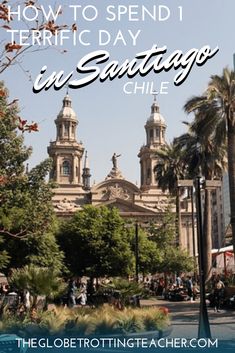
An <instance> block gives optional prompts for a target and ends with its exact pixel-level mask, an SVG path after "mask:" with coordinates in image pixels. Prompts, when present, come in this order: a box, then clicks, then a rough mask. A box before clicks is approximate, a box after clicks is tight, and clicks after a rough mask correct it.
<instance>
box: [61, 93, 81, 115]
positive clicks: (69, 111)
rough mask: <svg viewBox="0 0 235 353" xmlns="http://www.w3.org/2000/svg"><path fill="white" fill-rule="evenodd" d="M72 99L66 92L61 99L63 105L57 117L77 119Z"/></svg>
mask: <svg viewBox="0 0 235 353" xmlns="http://www.w3.org/2000/svg"><path fill="white" fill-rule="evenodd" d="M71 105H72V101H71V98H70V97H69V95H68V94H67V95H66V96H65V97H64V99H63V107H62V108H61V110H60V112H59V114H58V116H57V119H66V118H67V119H70V120H71V119H72V120H76V121H77V115H76V113H75V111H74V110H73V108H72V106H71Z"/></svg>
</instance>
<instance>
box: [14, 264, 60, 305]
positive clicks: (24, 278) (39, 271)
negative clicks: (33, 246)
mask: <svg viewBox="0 0 235 353" xmlns="http://www.w3.org/2000/svg"><path fill="white" fill-rule="evenodd" d="M9 281H10V284H11V285H13V286H14V287H15V288H17V289H18V290H21V291H23V290H25V289H28V291H29V292H30V294H31V295H32V297H33V301H32V307H34V308H37V301H38V296H39V295H45V296H46V299H47V298H53V297H54V296H56V295H57V294H58V293H60V292H62V290H63V289H64V288H65V286H64V284H63V281H62V279H61V278H60V273H59V272H58V271H57V270H55V269H53V268H47V267H37V266H34V265H30V266H28V265H27V266H25V267H23V268H20V269H15V270H13V271H12V274H11V276H10V278H9Z"/></svg>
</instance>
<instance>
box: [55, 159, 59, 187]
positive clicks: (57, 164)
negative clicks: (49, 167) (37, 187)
mask: <svg viewBox="0 0 235 353" xmlns="http://www.w3.org/2000/svg"><path fill="white" fill-rule="evenodd" d="M55 158H56V182H57V183H59V176H60V159H59V157H58V156H57V154H56V155H55Z"/></svg>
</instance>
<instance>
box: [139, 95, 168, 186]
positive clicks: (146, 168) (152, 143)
mask: <svg viewBox="0 0 235 353" xmlns="http://www.w3.org/2000/svg"><path fill="white" fill-rule="evenodd" d="M153 96H154V98H153V103H152V105H151V113H150V117H149V118H148V119H147V121H146V124H145V131H146V143H145V145H144V146H142V147H141V149H140V152H139V154H138V157H139V158H140V165H141V171H140V175H141V187H142V189H146V188H147V189H149V188H152V187H156V186H157V183H156V180H155V176H154V167H155V166H156V164H157V158H156V151H157V150H158V149H159V148H160V147H161V146H163V145H165V143H166V141H165V132H166V123H165V119H164V118H163V116H162V115H161V113H160V108H159V105H158V103H157V98H156V96H157V94H156V93H154V95H153Z"/></svg>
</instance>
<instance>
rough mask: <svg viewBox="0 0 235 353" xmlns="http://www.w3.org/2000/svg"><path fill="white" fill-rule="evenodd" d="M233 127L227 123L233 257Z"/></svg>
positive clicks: (234, 135) (234, 177)
mask: <svg viewBox="0 0 235 353" xmlns="http://www.w3.org/2000/svg"><path fill="white" fill-rule="evenodd" d="M234 151H235V126H234V124H233V123H232V122H231V121H228V178H229V194H230V220H231V228H232V243H233V252H234V255H235V152H234Z"/></svg>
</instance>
